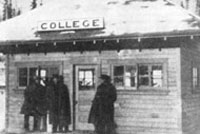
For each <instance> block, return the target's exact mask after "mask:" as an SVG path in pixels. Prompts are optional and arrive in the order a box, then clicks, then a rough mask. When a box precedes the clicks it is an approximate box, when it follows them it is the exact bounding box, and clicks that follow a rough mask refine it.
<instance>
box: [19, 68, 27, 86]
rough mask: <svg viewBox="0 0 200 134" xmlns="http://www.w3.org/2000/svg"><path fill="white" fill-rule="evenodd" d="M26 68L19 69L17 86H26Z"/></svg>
mask: <svg viewBox="0 0 200 134" xmlns="http://www.w3.org/2000/svg"><path fill="white" fill-rule="evenodd" d="M27 77H28V71H27V68H19V86H27Z"/></svg>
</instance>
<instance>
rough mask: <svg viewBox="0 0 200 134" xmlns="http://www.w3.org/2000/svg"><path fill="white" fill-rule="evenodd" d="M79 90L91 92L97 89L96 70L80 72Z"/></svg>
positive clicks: (82, 70) (81, 70)
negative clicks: (95, 81)
mask: <svg viewBox="0 0 200 134" xmlns="http://www.w3.org/2000/svg"><path fill="white" fill-rule="evenodd" d="M78 79H79V90H90V89H93V88H94V87H95V83H94V69H80V70H79V77H78Z"/></svg>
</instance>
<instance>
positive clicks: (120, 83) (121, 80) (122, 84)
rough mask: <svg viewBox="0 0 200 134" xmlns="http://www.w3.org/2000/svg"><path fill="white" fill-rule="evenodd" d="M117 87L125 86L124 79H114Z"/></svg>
mask: <svg viewBox="0 0 200 134" xmlns="http://www.w3.org/2000/svg"><path fill="white" fill-rule="evenodd" d="M114 85H115V86H124V81H123V77H114Z"/></svg>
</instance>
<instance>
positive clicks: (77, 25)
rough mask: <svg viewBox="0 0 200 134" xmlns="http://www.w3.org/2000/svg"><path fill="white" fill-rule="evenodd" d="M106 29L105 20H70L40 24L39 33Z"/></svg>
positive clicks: (42, 22)
mask: <svg viewBox="0 0 200 134" xmlns="http://www.w3.org/2000/svg"><path fill="white" fill-rule="evenodd" d="M102 28H104V20H103V18H90V19H70V20H61V21H59V20H57V21H40V22H38V31H40V32H42V31H63V30H69V31H70V30H81V29H102Z"/></svg>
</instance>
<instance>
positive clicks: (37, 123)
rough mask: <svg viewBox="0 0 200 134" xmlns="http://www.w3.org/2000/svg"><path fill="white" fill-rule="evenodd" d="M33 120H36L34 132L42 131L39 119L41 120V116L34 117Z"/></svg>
mask: <svg viewBox="0 0 200 134" xmlns="http://www.w3.org/2000/svg"><path fill="white" fill-rule="evenodd" d="M33 118H34V119H33V120H34V123H33V130H34V131H38V130H39V129H40V128H39V126H40V122H39V120H40V119H39V118H40V117H39V115H34V116H33Z"/></svg>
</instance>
